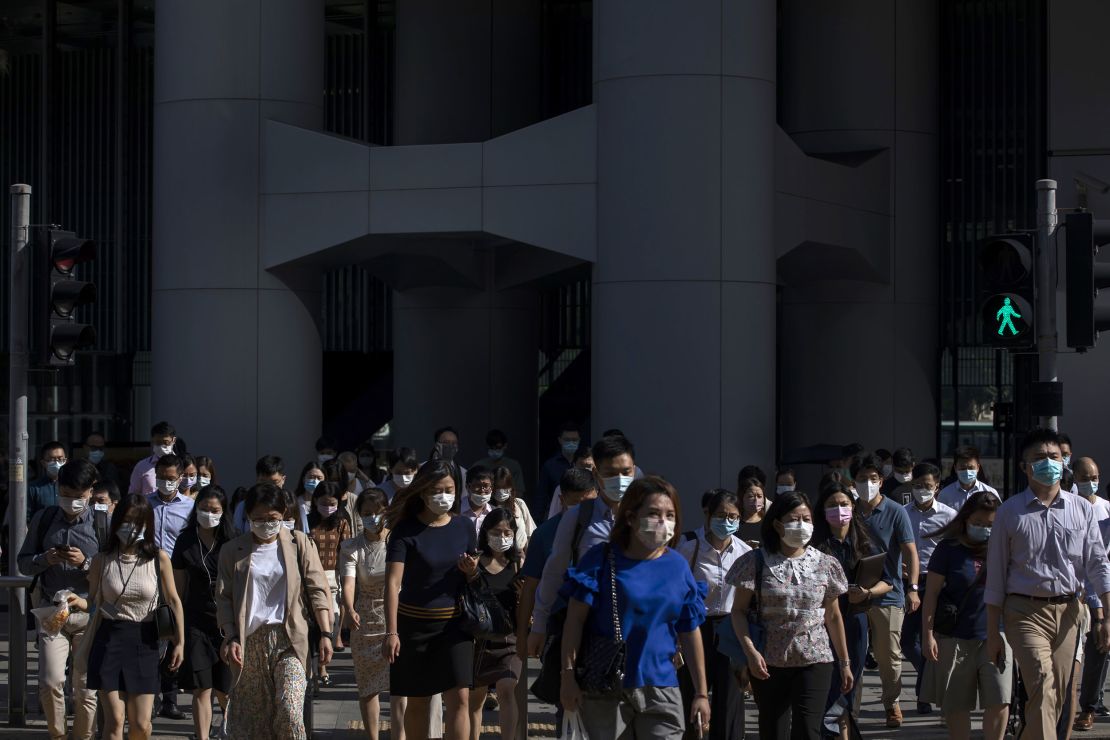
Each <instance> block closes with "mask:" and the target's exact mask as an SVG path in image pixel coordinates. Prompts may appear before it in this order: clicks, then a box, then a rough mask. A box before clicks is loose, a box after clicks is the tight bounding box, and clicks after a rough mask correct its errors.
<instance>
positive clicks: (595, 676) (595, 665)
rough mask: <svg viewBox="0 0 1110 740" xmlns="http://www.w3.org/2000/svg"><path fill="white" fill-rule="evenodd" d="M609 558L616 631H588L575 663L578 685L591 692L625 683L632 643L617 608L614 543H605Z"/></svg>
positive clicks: (602, 691) (617, 688) (608, 690)
mask: <svg viewBox="0 0 1110 740" xmlns="http://www.w3.org/2000/svg"><path fill="white" fill-rule="evenodd" d="M605 552H606V555H607V556H608V559H609V585H610V589H609V590H610V600H611V602H612V608H613V635H612V637H610V636H608V635H598V634H595V633H592V632H586V633H585V634H584V635H583V639H582V645H581V647H580V648H579V650H578V659H577V660H576V661H575V664H574V674H575V676H576V677H577V678H578V685H579V687H580V688H581V689H582V691H584V692H585V693H587V694H589V695H591V696H606V695H612V694H615V693H617V692H619V691H620V690H621V689H622V688H623V687H624V673H625V659H626V658H627V656H628V643H626V642H625V641H624V637H623V635H622V634H621V618H620V613H619V612H618V611H617V560H616V557H614V555H613V548H612V546H611V545H609V544H606V545H605Z"/></svg>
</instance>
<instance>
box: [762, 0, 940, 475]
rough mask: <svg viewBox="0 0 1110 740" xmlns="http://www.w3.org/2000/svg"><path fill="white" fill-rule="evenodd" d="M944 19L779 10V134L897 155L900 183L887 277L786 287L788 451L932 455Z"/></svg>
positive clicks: (857, 9)
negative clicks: (857, 446) (823, 448)
mask: <svg viewBox="0 0 1110 740" xmlns="http://www.w3.org/2000/svg"><path fill="white" fill-rule="evenodd" d="M937 18H938V15H937V8H936V2H935V1H934V0H928V1H924V2H923V1H921V0H898V1H897V2H891V3H880V4H876V3H871V2H865V0H845V1H844V2H837V3H811V2H806V1H805V0H785V1H784V3H783V13H782V37H783V49H782V75H783V79H782V80H780V85H781V93H780V94H781V95H782V117H783V120H782V126H783V128H784V129H785V130H786V132H787V133H788V134H790V135H791V137H792V138H793V139H794V141H795V142H797V143H798V145H799V146H800V147H801V148H802V149H803V150H804V151H806V152H807V153H809V154H831V153H836V152H862V151H874V150H876V149H887V150H889V151H890V178H889V179H890V184H891V186H890V194H889V201H887V202H877V203H876V204H875V209H874V210H875V211H876V212H878V213H890V214H891V216H890V219H891V228H890V233H891V240H890V247H889V259H888V260H887V264H888V267H889V270H888V272H887V273H886V275H885V276H882V277H881V278H880V279H879V281H878V282H863V281H859V282H853V281H835V282H834V281H823V282H816V283H805V284H802V285H790V284H787V285H786V287H785V289H784V293H783V312H782V324H783V325H782V327H781V333H780V336H781V337H782V342H781V347H782V358H783V369H782V372H781V374H780V382H781V383H782V384H783V387H782V403H783V408H782V416H783V425H784V429H783V441H784V445H785V446H786V447H792V446H795V445H807V444H813V443H815V442H824V441H828V442H848V441H852V440H855V441H859V442H861V443H862V444H863V445H864V446H866V447H869V448H874V447H888V448H889V447H891V446H893V445H899V446H901V445H906V446H909V447H911V448H912V449H913V450H914V451H915V453H917V454H918V456H927V455H931V454H933V453H934V451H935V447H936V399H937V367H938V359H937V351H936V347H937V346H938V317H939V312H938V307H937V302H938V290H937V280H938V267H939V264H940V250H941V248H942V241H941V240H942V234H941V233H940V228H939V216H938V201H937V192H938V184H937V156H938V140H937V125H938V120H937V95H938V77H937V69H938V67H937V53H938V51H937V44H938V29H937ZM939 452H941V453H944V452H945V451H944V450H940V451H939Z"/></svg>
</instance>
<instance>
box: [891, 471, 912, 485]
mask: <svg viewBox="0 0 1110 740" xmlns="http://www.w3.org/2000/svg"><path fill="white" fill-rule="evenodd" d="M894 480H896V481H898V482H899V483H909V482H910V481H911V480H913V473H895V474H894Z"/></svg>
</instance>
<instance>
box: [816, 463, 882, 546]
mask: <svg viewBox="0 0 1110 740" xmlns="http://www.w3.org/2000/svg"><path fill="white" fill-rule="evenodd" d="M838 493H842V494H844V495H845V496H847V497H848V500H849V501H852V490H851V489H850V488H848V486H847V485H845V484H844V483H842V482H841V481H840V480H839V478H838V479H837V480H832V481H829V482H828V483H827V484H826V485H824V486H822V487H821V490H820V492H819V493H818V494H817V511H815V512H813V546H814V547H816V548H817V549H818V550H820V551H821V552H823V553H825V554H828V555H831V554H832V552H831V551H832V548H831V547H830V546H829V538H830V537H832V528H831V527H830V526H829V522H828V520H827V519H825V509H826V508H828V505H827V502H828V500H829V499H830V498H832V497H833V496H835V495H836V494H838ZM849 508H851V509H853V511H852V520H851V521H850V522H848V536H849V537H850V538H851V540H852V550H853V552H854V555H855V559H856V560H860V559H862V558H865V557H867V556H868V555H870V554H871V553H872V552H873V549H874V548H873V546H872V543H871V534H870V533H869V532H868V531H867V525H865V524H864V523H863V520H862V519H860V518H859V517H858V516H856V512H855V511H854V508H855V507H854V502H853V504H850V505H849Z"/></svg>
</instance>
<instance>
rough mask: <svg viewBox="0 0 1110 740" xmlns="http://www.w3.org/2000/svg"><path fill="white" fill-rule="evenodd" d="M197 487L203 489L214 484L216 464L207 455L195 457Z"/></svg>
mask: <svg viewBox="0 0 1110 740" xmlns="http://www.w3.org/2000/svg"><path fill="white" fill-rule="evenodd" d="M196 463H197V487H198V488H204V487H205V486H210V485H212V484H213V483H215V482H216V462H215V461H214V460H213V459H212V458H210V457H208V456H207V455H197V457H196Z"/></svg>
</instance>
